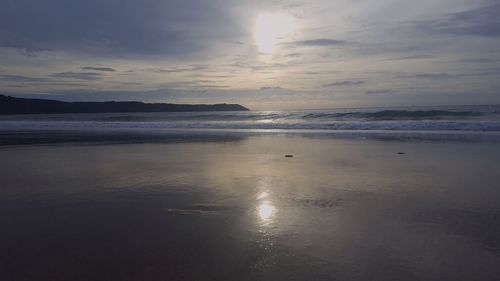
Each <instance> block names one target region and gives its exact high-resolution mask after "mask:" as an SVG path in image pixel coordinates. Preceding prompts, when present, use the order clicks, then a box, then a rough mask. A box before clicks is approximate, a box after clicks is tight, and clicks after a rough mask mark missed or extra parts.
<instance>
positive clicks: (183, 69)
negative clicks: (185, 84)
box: [147, 65, 209, 73]
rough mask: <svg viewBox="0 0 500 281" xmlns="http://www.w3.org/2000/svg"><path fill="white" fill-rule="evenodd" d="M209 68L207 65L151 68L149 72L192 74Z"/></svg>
mask: <svg viewBox="0 0 500 281" xmlns="http://www.w3.org/2000/svg"><path fill="white" fill-rule="evenodd" d="M208 68H209V66H207V65H190V66H185V67H172V68H167V69H165V68H150V69H147V71H151V72H156V73H177V72H190V71H200V70H206V69H208Z"/></svg>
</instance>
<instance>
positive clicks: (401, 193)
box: [0, 134, 500, 281]
mask: <svg viewBox="0 0 500 281" xmlns="http://www.w3.org/2000/svg"><path fill="white" fill-rule="evenodd" d="M209 135H210V136H212V137H211V138H209V137H207V136H206V135H203V137H200V136H198V137H193V138H185V137H184V138H183V139H182V141H179V138H175V137H172V138H171V139H170V141H167V142H165V141H162V142H154V141H149V142H148V141H146V139H141V141H138V142H137V141H136V142H131V143H122V144H118V143H113V142H110V140H109V139H104V140H102V139H101V141H97V140H95V139H94V141H91V142H75V141H74V139H73V142H68V140H66V142H50V141H47V138H45V140H46V141H45V142H42V143H36V142H35V143H33V142H32V143H29V144H25V145H3V146H1V147H0V158H1V159H2V161H1V162H0V171H1V172H0V174H1V176H0V177H1V179H2V188H1V190H0V193H1V196H0V202H1V204H0V209H1V211H0V223H1V224H2V225H3V226H4V228H3V230H2V233H1V235H0V236H1V239H0V248H2V249H3V250H2V251H1V252H0V264H1V265H2V266H1V268H0V279H2V280H40V281H43V280H47V281H48V280H313V279H314V280H496V278H497V277H498V276H499V274H500V267H498V265H499V264H500V256H499V251H500V239H499V238H498V237H500V209H499V207H498V202H499V200H500V190H499V189H498V182H500V174H499V173H498V170H497V169H498V166H497V164H498V159H500V148H499V146H498V142H488V141H476V142H471V141H445V142H443V141H432V140H399V141H396V140H383V139H374V138H372V139H370V138H368V139H365V138H357V139H356V138H338V137H333V136H328V135H304V134H233V135H226V136H225V137H219V138H216V137H214V136H215V135H217V134H209ZM11 137H12V136H11ZM5 139H7V138H6V137H5V136H4V137H3V140H5ZM48 139H49V140H50V138H48ZM151 139H153V140H154V138H150V140H151ZM176 140H177V141H176ZM287 154H291V155H293V157H285V155H287Z"/></svg>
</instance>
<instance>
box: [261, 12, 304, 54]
mask: <svg viewBox="0 0 500 281" xmlns="http://www.w3.org/2000/svg"><path fill="white" fill-rule="evenodd" d="M294 28H295V27H294V22H293V18H292V17H290V16H288V15H285V14H275V13H268V14H260V15H259V16H258V17H257V20H256V22H255V31H254V39H255V43H256V44H257V47H258V49H259V52H261V53H266V54H270V53H272V52H273V50H274V49H275V48H276V46H277V45H278V44H279V43H280V42H282V41H283V40H284V39H286V37H287V36H289V35H290V34H292V32H293V31H294Z"/></svg>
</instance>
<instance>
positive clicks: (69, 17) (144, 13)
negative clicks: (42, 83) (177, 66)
mask: <svg viewBox="0 0 500 281" xmlns="http://www.w3.org/2000/svg"><path fill="white" fill-rule="evenodd" d="M4 2H5V1H4ZM4 2H2V7H1V9H0V46H1V47H10V48H18V49H24V50H38V49H44V50H47V49H48V50H66V51H68V50H69V51H78V52H85V53H92V54H102V55H107V56H120V55H134V54H135V55H138V56H144V55H146V56H147V55H182V54H191V53H193V52H199V51H203V50H205V49H207V48H208V47H209V46H210V45H211V44H212V43H214V42H216V41H220V40H225V39H227V40H229V39H234V38H238V35H241V33H242V30H243V28H241V26H240V25H239V23H238V21H237V19H236V18H235V17H233V16H231V15H230V9H228V4H227V3H226V2H223V1H217V2H215V1H205V0H189V1H185V0H170V1H163V0H145V1H136V0H106V1H102V0H86V1H67V0H45V1H39V0H16V1H10V0H8V1H6V2H5V3H4Z"/></svg>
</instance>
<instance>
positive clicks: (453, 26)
mask: <svg viewBox="0 0 500 281" xmlns="http://www.w3.org/2000/svg"><path fill="white" fill-rule="evenodd" d="M498 15H500V3H497V4H493V5H490V6H486V7H481V8H477V9H472V10H468V11H463V12H459V13H452V14H448V15H447V16H446V17H445V18H443V19H438V20H434V21H427V22H419V23H418V24H417V28H418V29H420V30H422V31H424V32H430V33H444V34H451V35H475V36H486V37H500V17H499V16H498Z"/></svg>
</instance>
